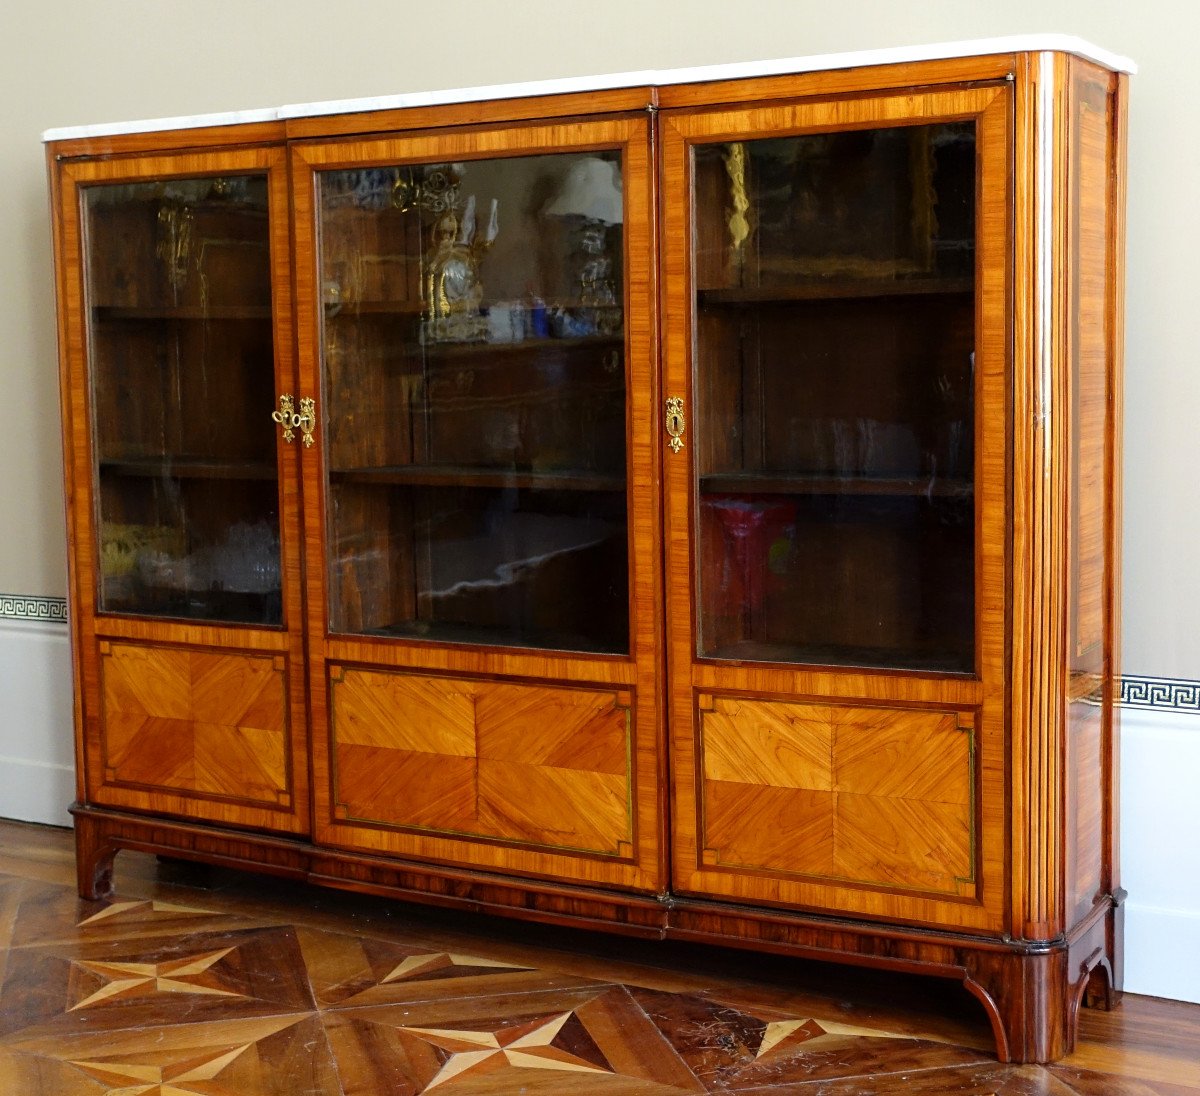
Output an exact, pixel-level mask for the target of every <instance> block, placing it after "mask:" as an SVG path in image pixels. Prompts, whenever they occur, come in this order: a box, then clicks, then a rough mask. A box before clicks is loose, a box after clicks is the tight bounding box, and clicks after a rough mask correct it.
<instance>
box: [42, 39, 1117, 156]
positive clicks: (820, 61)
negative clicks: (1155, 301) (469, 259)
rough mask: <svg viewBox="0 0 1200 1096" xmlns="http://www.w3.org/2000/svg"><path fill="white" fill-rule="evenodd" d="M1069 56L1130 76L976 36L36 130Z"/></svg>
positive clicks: (271, 118) (189, 125)
mask: <svg viewBox="0 0 1200 1096" xmlns="http://www.w3.org/2000/svg"><path fill="white" fill-rule="evenodd" d="M1040 52H1054V53H1069V54H1073V55H1075V56H1077V57H1082V58H1084V59H1086V60H1089V61H1094V62H1096V63H1097V64H1099V65H1102V66H1104V67H1105V68H1108V69H1111V70H1113V71H1115V72H1124V73H1128V74H1130V75H1134V74H1135V73H1136V72H1137V65H1136V64H1135V63H1134V62H1133V61H1132V60H1130V59H1129V58H1128V57H1123V56H1121V55H1120V54H1116V53H1110V52H1109V51H1108V50H1105V49H1101V48H1100V47H1098V46H1095V45H1093V44H1092V43H1090V42H1087V41H1085V40H1084V39H1082V38H1077V37H1074V36H1073V35H1069V34H1022V35H1009V36H1006V37H1000V38H979V39H973V40H970V41H964V42H941V43H937V44H935V45H924V46H897V47H890V48H887V49H870V50H856V51H851V52H845V53H824V54H817V55H814V56H810V57H789V58H778V59H775V60H767V61H739V62H732V63H728V64H718V65H701V66H697V67H691V68H677V69H647V70H644V71H641V72H621V73H613V74H610V75H603V76H569V77H561V78H557V79H550V80H535V81H528V82H521V83H511V84H495V85H491V86H484V87H470V88H452V89H445V90H438V91H420V92H409V93H403V94H398V95H382V96H375V97H367V98H361V99H338V100H330V101H328V102H321V103H292V104H287V105H285V106H281V107H265V108H262V109H257V110H237V111H227V112H224V113H216V114H196V115H184V116H180V117H175V118H154V119H144V120H141V121H131V122H102V123H99V124H95V125H85V126H65V127H60V128H56V129H48V130H46V131H45V132H44V133H43V134H42V140H43V141H44V142H46V143H50V142H54V141H70V140H77V139H86V138H97V137H113V136H119V135H123V134H136V133H155V132H161V131H168V130H178V129H200V128H207V127H213V126H235V125H245V124H251V123H262V122H280V121H284V120H287V119H292V118H316V117H322V116H326V115H333V114H356V113H364V112H367V111H380V110H400V109H404V108H408V107H434V106H447V105H452V104H460V103H473V102H483V101H488V100H502V99H519V98H532V97H535V96H542V95H565V94H571V93H573V92H594V91H607V90H615V89H618V88H630V87H639V86H645V87H667V86H671V85H677V84H698V83H709V82H715V81H720V80H741V79H750V78H754V77H760V76H786V75H800V74H804V73H813V72H828V71H830V70H833V69H842V68H861V67H867V66H872V65H893V64H906V63H909V62H914V61H942V60H948V59H951V58H963V57H985V56H988V55H990V54H998V53H1040Z"/></svg>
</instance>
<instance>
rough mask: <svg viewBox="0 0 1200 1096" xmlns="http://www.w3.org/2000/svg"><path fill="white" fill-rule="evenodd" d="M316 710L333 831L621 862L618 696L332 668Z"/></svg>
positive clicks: (623, 741)
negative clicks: (361, 825) (327, 734)
mask: <svg viewBox="0 0 1200 1096" xmlns="http://www.w3.org/2000/svg"><path fill="white" fill-rule="evenodd" d="M330 697H331V699H330V706H331V710H332V725H333V746H334V772H333V783H334V787H333V801H334V803H335V804H336V806H335V814H336V816H337V817H338V818H341V819H347V820H354V821H366V822H375V823H382V824H385V825H389V826H394V827H405V828H410V829H420V830H432V831H435V832H439V833H444V834H448V835H453V836H477V837H484V838H488V839H491V840H501V841H505V842H510V843H516V844H524V845H538V846H542V847H549V848H555V849H572V850H584V851H587V852H594V853H602V854H607V855H610V856H628V855H630V853H631V851H632V842H633V812H632V778H631V757H630V741H631V738H630V734H631V727H630V723H631V716H630V711H629V696H628V693H627V691H623V690H613V689H610V690H602V689H577V688H562V687H554V686H542V685H516V684H511V683H507V682H495V681H484V680H478V681H477V680H472V679H466V678H449V677H433V676H424V675H421V674H411V673H401V672H392V671H381V670H357V669H349V668H342V667H337V668H335V670H334V672H333V673H331V675H330Z"/></svg>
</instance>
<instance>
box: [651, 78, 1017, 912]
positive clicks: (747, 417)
mask: <svg viewBox="0 0 1200 1096" xmlns="http://www.w3.org/2000/svg"><path fill="white" fill-rule="evenodd" d="M1007 110H1008V106H1007V93H1006V92H1004V91H1003V90H1002V89H999V88H994V87H993V88H986V89H979V90H975V91H970V92H966V91H964V92H954V93H944V94H938V93H930V94H927V95H918V96H913V97H912V98H911V99H895V100H890V99H887V98H879V99H863V100H858V101H853V102H845V103H836V104H827V105H808V106H791V107H781V108H780V110H779V111H778V112H777V113H776V112H768V111H763V110H758V111H755V110H748V111H742V112H736V113H733V112H731V113H728V114H725V113H720V112H714V113H707V114H683V113H681V114H678V115H675V114H671V115H668V117H667V119H666V137H665V142H664V147H665V155H666V173H667V174H666V177H667V179H668V180H669V181H677V182H678V184H679V185H682V186H684V187H686V189H687V194H688V200H687V201H686V202H685V201H678V200H676V201H670V200H669V201H668V202H667V203H666V209H667V214H666V232H665V240H666V250H667V255H666V264H667V269H668V271H674V270H686V274H685V275H684V276H682V277H679V276H675V277H673V278H669V280H668V284H667V305H666V309H667V311H666V316H667V324H668V332H667V347H668V352H667V353H668V360H667V383H666V391H665V396H666V397H667V399H668V403H667V404H666V406H665V408H664V411H665V413H666V415H667V428H668V431H669V433H670V434H671V435H672V437H671V438H670V442H671V445H670V449H669V450H668V451H667V452H666V454H665V457H664V459H665V464H666V475H665V481H666V483H667V490H668V503H667V513H668V533H669V537H668V543H669V545H670V546H671V556H670V558H669V560H668V574H669V575H672V576H677V578H676V580H675V581H673V582H672V583H671V584H670V585H669V588H668V615H669V618H670V620H671V626H672V637H671V663H670V671H671V678H672V709H671V717H670V718H671V727H672V742H673V744H674V747H675V752H674V760H673V764H674V766H675V776H676V788H677V795H676V811H675V817H674V826H675V839H676V883H677V885H679V886H680V887H681V888H682V889H688V890H694V891H698V892H701V893H708V894H717V895H721V896H729V897H746V898H752V899H754V900H762V899H763V898H767V899H768V900H771V898H772V897H774V899H775V900H785V901H795V903H796V904H798V905H805V904H810V905H815V906H819V907H821V908H831V907H832V908H841V909H846V910H849V911H857V912H864V911H866V910H876V909H878V908H880V900H879V898H878V896H877V892H878V891H879V890H881V889H885V890H895V891H899V892H910V893H912V894H920V895H923V896H924V897H923V898H922V899H921V900H920V901H919V902H917V901H916V900H914V899H896V900H895V903H896V905H895V915H896V916H900V917H913V916H918V917H919V918H920V919H925V920H937V919H939V918H943V917H945V918H947V919H948V920H949V921H950V922H952V923H959V924H962V923H974V924H983V923H991V921H993V920H995V918H997V917H998V916H999V906H998V905H997V904H996V903H997V902H998V897H997V896H998V893H999V892H996V894H995V895H989V896H987V897H988V901H986V902H985V901H984V894H983V890H982V887H981V879H982V878H983V875H984V871H983V866H984V864H985V862H987V861H988V858H989V857H991V858H992V859H991V864H992V865H993V866H995V865H996V864H997V863H998V858H999V854H1000V852H1001V849H1002V846H998V845H997V844H996V842H995V839H993V838H989V839H988V842H989V843H987V844H986V847H985V842H984V841H983V839H982V838H981V827H980V824H979V818H978V816H977V813H976V812H977V807H978V804H979V803H980V802H981V801H982V798H983V797H988V798H989V799H990V798H992V797H996V802H1000V801H1001V800H1000V798H999V797H1000V796H1002V788H1001V787H1000V785H999V784H997V783H996V772H993V773H992V774H991V775H990V776H987V775H985V769H986V768H987V766H989V765H994V764H997V763H998V762H999V761H1000V759H1001V758H1002V753H1001V749H1002V741H1003V737H1002V732H1003V726H1002V722H1001V719H1002V706H1001V703H1000V700H999V697H1000V695H1001V694H1000V691H999V690H1000V689H1001V688H1002V684H1003V677H1004V675H1003V632H1002V629H1001V627H1000V625H1001V623H1002V619H1003V612H1004V582H1003V573H1004V572H1003V558H1004V555H1003V535H1004V533H1003V528H1004V514H1005V503H1004V492H1005V479H1004V453H1005V446H1006V441H1005V436H1006V429H1005V425H1004V413H1005V406H1006V396H1005V391H1006V389H1005V384H1006V381H1005V371H1006V368H1007V355H1008V350H1007V329H1008V321H1007V318H1006V316H1005V312H1004V300H1005V295H1004V286H1005V279H1006V277H1007V256H1006V251H1005V248H1006V243H1005V228H1004V226H1005V223H1006V218H1007V216H1008V213H1007V208H1008V205H1007V203H1008V189H1007V186H1008V184H1007V181H1006V165H1007V157H1008V151H1007V147H1006V138H1005V133H1006V127H1007ZM679 247H682V248H686V252H685V254H686V258H684V257H682V256H681V255H679V254H678V253H676V254H672V250H673V249H674V248H679ZM672 401H673V402H672ZM684 529H686V530H688V531H689V534H690V535H689V536H687V537H682V536H679V535H676V534H678V533H680V532H682V531H683V530H684ZM991 537H996V539H995V540H992V539H990V538H991ZM684 576H688V578H687V579H685V578H684ZM981 760H984V761H985V764H984V765H983V766H982V767H981V765H980V762H981ZM787 895H790V896H791V898H790V899H788V898H786V897H785V896H787ZM888 901H892V900H891V899H889V900H888ZM914 903H915V905H914ZM916 905H919V906H920V907H921V912H920V913H919V914H914V912H913V910H914V908H915V907H916ZM931 911H933V912H931Z"/></svg>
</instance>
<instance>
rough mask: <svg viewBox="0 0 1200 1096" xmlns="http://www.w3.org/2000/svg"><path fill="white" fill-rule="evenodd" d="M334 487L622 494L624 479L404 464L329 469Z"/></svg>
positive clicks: (592, 473)
mask: <svg viewBox="0 0 1200 1096" xmlns="http://www.w3.org/2000/svg"><path fill="white" fill-rule="evenodd" d="M329 478H330V479H331V480H332V481H334V482H335V483H377V484H380V485H385V486H400V487H473V488H497V487H520V488H536V489H538V490H541V491H624V490H625V477H624V476H618V475H606V474H604V473H599V472H577V471H543V472H538V471H532V470H520V471H518V470H516V469H514V470H511V471H510V470H508V469H504V468H476V467H471V466H469V465H462V466H460V465H449V464H403V465H392V466H388V467H369V468H331V469H330V472H329Z"/></svg>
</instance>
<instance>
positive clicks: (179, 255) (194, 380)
mask: <svg viewBox="0 0 1200 1096" xmlns="http://www.w3.org/2000/svg"><path fill="white" fill-rule="evenodd" d="M83 203H84V216H85V262H86V275H87V298H88V299H87V303H88V310H89V311H88V315H89V326H88V352H89V359H90V368H91V386H92V387H91V398H92V415H93V423H94V437H95V461H96V475H97V483H98V486H99V489H98V492H97V509H98V515H97V517H98V523H97V524H98V529H99V541H100V543H99V545H98V550H99V557H98V558H99V563H100V566H99V571H100V577H99V585H100V589H99V604H100V609H101V611H104V612H119V613H138V614H153V615H161V616H170V617H184V618H190V619H198V620H215V621H231V622H245V623H259V624H279V623H280V622H281V621H282V599H281V596H280V562H279V501H278V487H277V472H276V463H275V445H276V441H275V438H276V433H275V430H274V428H273V427H272V424H271V421H270V418H269V415H270V413H271V410H272V407H273V404H274V388H275V381H274V374H275V364H274V349H273V345H272V330H271V266H270V250H269V246H268V241H269V236H268V225H267V182H266V177H265V176H263V175H230V176H222V177H217V178H213V177H208V178H199V179H169V180H159V181H155V182H144V183H130V184H114V185H103V186H92V187H88V188H87V189H86V190H85V191H84V197H83Z"/></svg>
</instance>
